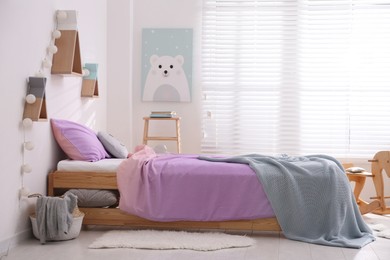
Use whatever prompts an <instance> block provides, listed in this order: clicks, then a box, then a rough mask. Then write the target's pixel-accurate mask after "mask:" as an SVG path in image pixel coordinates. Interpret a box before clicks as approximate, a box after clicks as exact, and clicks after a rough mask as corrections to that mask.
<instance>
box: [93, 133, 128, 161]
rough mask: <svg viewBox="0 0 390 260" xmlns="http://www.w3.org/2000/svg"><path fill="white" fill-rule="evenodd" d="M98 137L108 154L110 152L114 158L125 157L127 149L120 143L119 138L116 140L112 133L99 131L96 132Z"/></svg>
mask: <svg viewBox="0 0 390 260" xmlns="http://www.w3.org/2000/svg"><path fill="white" fill-rule="evenodd" d="M97 137H98V139H99V140H100V142H101V143H102V144H103V146H104V148H105V149H106V150H107V152H108V153H109V154H111V155H112V156H113V157H115V158H127V156H128V154H129V151H128V150H127V148H126V146H124V145H123V144H121V142H120V141H119V140H117V139H116V138H115V137H113V136H112V135H110V134H108V133H105V132H99V133H98V134H97Z"/></svg>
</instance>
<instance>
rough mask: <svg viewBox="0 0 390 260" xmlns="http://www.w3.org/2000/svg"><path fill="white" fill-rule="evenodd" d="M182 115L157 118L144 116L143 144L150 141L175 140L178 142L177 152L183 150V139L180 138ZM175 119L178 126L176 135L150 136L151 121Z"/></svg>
mask: <svg viewBox="0 0 390 260" xmlns="http://www.w3.org/2000/svg"><path fill="white" fill-rule="evenodd" d="M180 119H181V118H180V117H168V118H160V117H158V118H156V117H144V138H143V144H145V145H146V144H148V141H174V142H176V148H177V153H180V152H181V149H180V147H181V140H180ZM152 120H153V121H154V120H155V121H173V122H175V126H176V136H172V137H169V136H149V121H152Z"/></svg>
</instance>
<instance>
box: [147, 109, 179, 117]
mask: <svg viewBox="0 0 390 260" xmlns="http://www.w3.org/2000/svg"><path fill="white" fill-rule="evenodd" d="M175 116H176V112H175V111H152V112H151V113H150V117H152V118H171V117H175Z"/></svg>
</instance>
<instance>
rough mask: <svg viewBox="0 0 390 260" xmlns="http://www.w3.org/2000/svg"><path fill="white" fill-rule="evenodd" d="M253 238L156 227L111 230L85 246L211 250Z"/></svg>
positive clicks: (249, 243)
mask: <svg viewBox="0 0 390 260" xmlns="http://www.w3.org/2000/svg"><path fill="white" fill-rule="evenodd" d="M254 244H255V240H253V239H252V238H250V237H246V236H241V235H230V234H225V233H217V232H215V233H214V232H213V233H212V232H204V233H203V232H186V231H160V230H112V231H108V232H106V233H105V234H103V235H102V236H101V237H99V238H97V239H96V240H95V241H94V242H93V243H92V244H91V245H90V246H89V248H93V249H98V248H139V249H155V250H159V249H165V250H167V249H189V250H196V251H214V250H219V249H226V248H238V247H249V246H252V245H254Z"/></svg>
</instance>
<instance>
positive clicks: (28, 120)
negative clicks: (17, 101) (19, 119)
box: [23, 117, 33, 128]
mask: <svg viewBox="0 0 390 260" xmlns="http://www.w3.org/2000/svg"><path fill="white" fill-rule="evenodd" d="M32 124H33V121H32V120H31V118H28V117H26V118H25V119H23V126H24V127H26V128H27V127H31V126H32Z"/></svg>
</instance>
